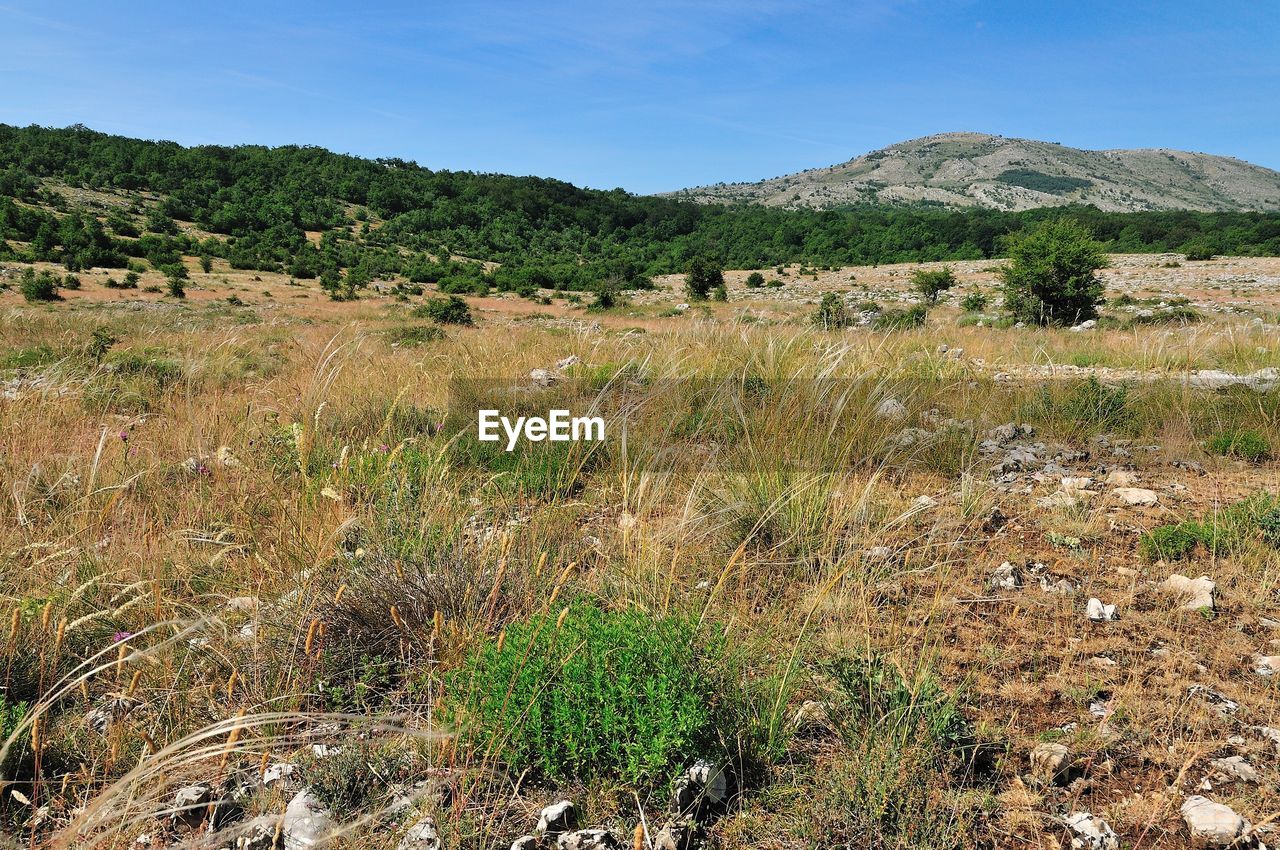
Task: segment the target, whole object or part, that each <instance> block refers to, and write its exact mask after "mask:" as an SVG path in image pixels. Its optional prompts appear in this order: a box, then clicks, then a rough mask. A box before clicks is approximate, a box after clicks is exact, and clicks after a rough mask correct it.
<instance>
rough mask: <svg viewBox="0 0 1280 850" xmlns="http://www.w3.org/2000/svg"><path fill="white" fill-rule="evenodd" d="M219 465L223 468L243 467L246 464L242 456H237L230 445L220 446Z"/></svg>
mask: <svg viewBox="0 0 1280 850" xmlns="http://www.w3.org/2000/svg"><path fill="white" fill-rule="evenodd" d="M218 466H221V467H222V468H223V469H243V468H244V464H243V463H241V462H240V458H238V457H236V456H235V453H233V452H232V451H231V447H230V446H220V447H219V448H218Z"/></svg>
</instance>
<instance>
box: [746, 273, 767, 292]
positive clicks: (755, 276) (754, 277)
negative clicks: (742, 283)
mask: <svg viewBox="0 0 1280 850" xmlns="http://www.w3.org/2000/svg"><path fill="white" fill-rule="evenodd" d="M762 286H764V275H762V274H760V272H752V273H751V274H749V275H747V289H759V288H760V287H762Z"/></svg>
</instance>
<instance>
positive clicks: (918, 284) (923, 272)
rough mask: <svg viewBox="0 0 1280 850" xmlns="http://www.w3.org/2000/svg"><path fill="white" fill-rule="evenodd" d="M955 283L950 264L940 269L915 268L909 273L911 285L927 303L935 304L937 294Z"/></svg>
mask: <svg viewBox="0 0 1280 850" xmlns="http://www.w3.org/2000/svg"><path fill="white" fill-rule="evenodd" d="M956 283H957V281H956V275H955V272H953V271H952V270H951V267H950V266H945V267H943V268H940V269H916V270H915V271H913V272H912V273H911V287H912V288H913V289H915V291H916V292H917V293H919V295H920V297H921V298H922V299H923V300H924V301H925V302H926V303H928V304H935V303H937V301H938V296H939V295H941V294H942V293H943V292H946V291H947V290H948V289H951V288H952V287H953V286H955V285H956Z"/></svg>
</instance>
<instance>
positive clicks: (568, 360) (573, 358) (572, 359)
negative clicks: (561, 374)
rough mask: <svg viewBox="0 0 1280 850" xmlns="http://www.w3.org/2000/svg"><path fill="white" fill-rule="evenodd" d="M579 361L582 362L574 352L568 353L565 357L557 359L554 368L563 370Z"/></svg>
mask: <svg viewBox="0 0 1280 850" xmlns="http://www.w3.org/2000/svg"><path fill="white" fill-rule="evenodd" d="M581 362H582V358H581V357H579V356H578V355H576V354H570V355H569V356H568V357H565V358H564V359H562V360H557V361H556V368H557V369H559V370H561V371H564V370H565V369H568V368H569V367H570V366H576V365H578V364H579V363H581Z"/></svg>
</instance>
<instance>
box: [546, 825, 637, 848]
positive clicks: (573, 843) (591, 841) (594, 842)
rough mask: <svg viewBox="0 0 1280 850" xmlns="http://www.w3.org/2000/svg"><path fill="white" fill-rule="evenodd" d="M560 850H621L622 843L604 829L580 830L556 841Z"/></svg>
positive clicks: (564, 835) (567, 833)
mask: <svg viewBox="0 0 1280 850" xmlns="http://www.w3.org/2000/svg"><path fill="white" fill-rule="evenodd" d="M556 847H558V848H559V850H621V848H622V843H621V842H619V841H618V839H616V838H614V837H613V833H611V832H609V831H608V830H604V829H579V830H577V831H576V832H566V833H564V834H563V835H561V836H560V837H559V838H558V839H557V840H556Z"/></svg>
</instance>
